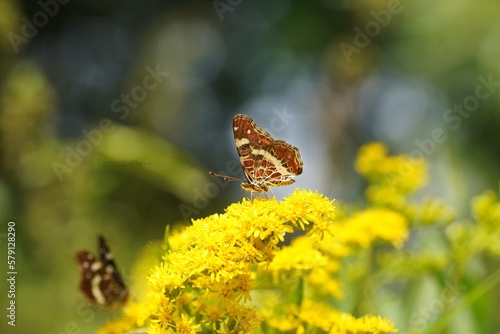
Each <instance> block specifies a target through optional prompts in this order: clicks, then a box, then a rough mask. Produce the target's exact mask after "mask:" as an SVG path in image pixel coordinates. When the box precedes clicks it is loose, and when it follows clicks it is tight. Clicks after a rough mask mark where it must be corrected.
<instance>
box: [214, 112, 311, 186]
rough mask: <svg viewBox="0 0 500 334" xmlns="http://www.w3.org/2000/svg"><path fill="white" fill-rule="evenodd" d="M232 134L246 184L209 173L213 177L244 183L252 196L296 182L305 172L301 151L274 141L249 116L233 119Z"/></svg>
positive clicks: (276, 140) (243, 181)
mask: <svg viewBox="0 0 500 334" xmlns="http://www.w3.org/2000/svg"><path fill="white" fill-rule="evenodd" d="M233 134H234V143H235V145H236V150H237V151H238V156H239V157H240V163H241V167H242V168H243V173H244V174H245V178H246V181H245V180H240V179H238V178H234V177H231V176H226V175H221V174H215V173H213V172H210V174H211V175H215V176H219V177H222V178H224V180H227V181H241V182H242V183H241V187H242V188H243V189H244V190H247V191H250V192H252V193H253V192H257V193H267V192H268V191H269V188H270V187H281V186H286V185H289V184H292V183H294V182H295V180H294V179H293V177H294V176H297V175H300V174H301V173H302V166H303V162H302V159H301V158H300V153H299V149H298V148H296V147H295V146H292V145H290V144H288V143H287V142H285V141H283V140H279V139H274V138H273V137H271V135H270V134H269V133H268V132H266V131H264V130H262V129H261V128H260V127H259V126H257V124H255V122H254V121H253V119H251V118H250V117H248V116H245V115H242V114H238V115H236V116H234V118H233Z"/></svg>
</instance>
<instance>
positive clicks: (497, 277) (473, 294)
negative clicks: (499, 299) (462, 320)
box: [421, 269, 500, 334]
mask: <svg viewBox="0 0 500 334" xmlns="http://www.w3.org/2000/svg"><path fill="white" fill-rule="evenodd" d="M498 283H500V269H498V270H497V271H495V272H494V273H493V274H491V275H490V276H489V277H488V278H486V279H485V280H484V281H483V282H481V283H480V284H478V285H477V286H476V287H474V288H473V289H472V290H471V291H470V292H469V293H468V294H467V295H466V296H465V297H464V298H462V300H460V301H459V302H458V303H456V304H455V305H453V306H451V307H450V308H449V309H448V310H446V311H445V312H444V313H443V315H442V316H441V317H440V318H439V319H438V320H437V321H436V322H435V323H434V324H433V325H432V326H431V327H429V328H428V329H427V330H425V331H424V332H422V333H421V334H434V333H441V332H442V330H443V328H444V327H445V326H446V325H448V324H449V322H450V321H451V319H452V318H453V316H454V315H455V314H456V313H458V312H460V311H463V310H464V309H465V308H466V307H468V306H470V305H471V304H472V303H474V302H475V301H476V300H477V299H479V298H480V297H481V296H482V295H484V294H486V293H487V292H488V291H489V290H491V289H492V288H493V287H494V286H495V285H497V284H498Z"/></svg>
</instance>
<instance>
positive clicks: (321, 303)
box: [100, 189, 407, 334]
mask: <svg viewBox="0 0 500 334" xmlns="http://www.w3.org/2000/svg"><path fill="white" fill-rule="evenodd" d="M334 218H335V207H334V206H333V201H331V200H329V199H328V198H326V197H324V196H322V195H320V194H318V193H314V192H311V191H305V190H298V189H297V190H295V191H294V193H293V194H292V195H290V196H289V197H287V198H285V199H284V200H283V201H276V200H274V199H270V200H267V199H259V198H257V199H254V200H253V201H250V200H247V199H243V200H242V201H241V202H240V203H235V204H232V205H230V206H229V207H228V208H227V209H226V211H225V213H224V214H214V215H212V216H209V217H207V218H203V219H198V220H194V221H193V225H192V226H190V227H188V228H186V229H184V230H183V231H182V232H180V233H177V234H171V235H169V237H168V243H167V245H166V249H167V252H166V254H165V255H164V256H163V261H162V262H161V264H159V265H156V266H155V268H154V269H153V270H152V271H151V272H150V274H149V276H148V285H149V293H148V294H147V295H146V296H143V297H142V298H141V297H140V296H138V297H139V298H138V299H139V300H138V301H132V302H130V303H129V304H128V305H126V306H125V309H124V314H123V317H122V319H119V320H117V321H114V322H110V323H108V324H107V325H105V326H104V327H103V328H101V330H100V333H101V334H105V333H106V334H111V333H128V332H130V333H131V332H133V331H134V332H138V331H139V332H140V331H142V332H147V333H151V334H159V333H196V332H200V331H203V332H217V333H249V332H267V330H266V328H268V329H270V328H275V329H278V330H294V331H296V332H297V333H303V332H305V331H306V330H307V331H310V330H311V329H313V328H316V330H317V331H320V332H330V333H352V334H355V333H390V332H395V331H396V329H395V328H394V326H393V324H392V322H390V321H389V320H387V319H384V318H380V317H372V316H364V317H361V318H355V317H353V316H351V315H349V314H345V313H342V312H340V311H337V310H336V309H335V308H334V307H333V306H332V305H330V304H328V303H326V301H327V300H328V298H323V297H325V296H330V297H337V298H338V297H340V296H341V295H342V292H341V286H340V283H339V282H338V281H337V280H336V279H335V274H336V273H337V272H338V270H339V267H340V262H339V259H340V258H341V257H343V256H347V255H348V254H349V253H350V249H351V248H353V247H360V246H361V247H368V246H369V245H370V244H371V243H373V242H374V241H375V240H385V241H388V242H390V243H393V244H395V245H399V244H400V243H401V242H402V240H404V239H405V238H406V236H407V230H406V220H405V219H404V218H403V217H402V216H401V215H399V214H398V213H395V212H392V211H390V210H388V209H374V210H370V211H366V212H364V213H360V214H359V215H356V216H354V217H352V218H350V219H346V220H345V221H341V222H339V223H338V224H337V223H334ZM301 230H303V231H305V232H302V233H303V234H304V233H305V235H303V236H302V237H296V238H295V239H294V240H293V242H292V243H291V245H290V246H284V244H285V243H286V241H285V236H286V235H287V234H291V233H293V232H295V231H301ZM330 299H331V298H330ZM271 331H273V330H271Z"/></svg>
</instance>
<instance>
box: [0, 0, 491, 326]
mask: <svg viewBox="0 0 500 334" xmlns="http://www.w3.org/2000/svg"><path fill="white" fill-rule="evenodd" d="M0 36H1V39H0V61H1V62H0V64H1V67H0V84H1V91H0V105H1V107H0V159H1V165H0V226H1V230H0V238H1V239H0V249H1V254H6V252H7V247H6V242H7V240H6V237H7V222H8V221H15V222H16V269H17V272H18V274H17V281H16V305H17V319H16V320H17V322H16V327H15V328H12V327H11V326H8V325H7V320H6V317H5V315H4V314H6V313H7V311H6V310H5V309H6V307H7V303H8V300H7V289H6V284H5V282H6V273H7V271H8V270H7V269H6V268H7V262H6V256H5V255H3V256H2V261H3V263H1V264H0V268H2V270H1V271H0V278H1V281H2V284H0V301H1V306H2V310H4V311H3V312H2V317H1V319H3V320H2V321H1V322H0V332H2V333H54V334H55V333H79V332H81V333H87V332H94V331H95V329H96V328H98V327H99V326H101V325H102V324H103V323H104V322H105V320H106V319H107V318H108V317H109V316H110V315H109V314H108V313H106V312H104V311H101V310H99V309H97V308H93V307H91V306H89V305H88V304H87V303H86V302H85V301H84V299H83V297H82V296H81V294H80V293H79V291H78V284H79V273H78V266H77V265H76V263H75V262H74V255H75V252H76V251H77V250H79V249H81V248H85V249H89V250H90V251H93V252H96V251H97V249H96V247H97V245H96V236H97V234H103V235H105V236H106V237H107V239H108V242H109V244H110V247H111V249H112V251H113V252H114V254H115V258H116V259H117V262H118V265H119V266H120V267H121V268H122V269H121V270H122V273H123V275H124V276H125V279H126V280H129V279H131V277H130V275H131V272H130V268H131V266H132V265H133V263H134V260H135V259H136V258H137V256H138V254H139V252H140V249H141V248H142V247H143V246H144V244H145V243H146V242H147V241H148V240H152V239H161V238H162V237H163V233H164V229H165V226H166V225H167V224H187V223H189V219H190V218H198V217H203V216H206V215H209V214H212V213H215V212H220V211H221V210H222V209H223V208H224V207H225V206H227V205H228V204H229V203H231V202H234V201H237V200H239V199H240V198H241V197H242V196H243V195H244V194H243V191H242V190H241V188H240V187H239V186H238V185H237V184H235V183H232V184H223V183H221V181H220V180H215V179H212V178H210V177H209V175H208V174H207V172H208V171H209V170H213V171H216V172H222V173H226V174H230V175H233V176H237V177H242V172H241V170H240V168H239V166H238V160H237V155H236V150H235V148H234V142H233V138H232V130H231V120H232V117H233V116H234V115H235V114H236V113H244V114H247V115H249V116H251V117H252V118H254V119H255V121H256V122H257V124H259V125H260V126H261V127H262V128H264V129H266V130H268V131H269V132H270V133H271V134H272V135H273V136H275V137H276V138H280V139H284V140H286V141H288V142H290V143H291V144H293V145H295V146H297V147H299V149H300V152H301V155H302V158H303V160H304V173H303V174H302V175H301V176H299V177H298V178H297V179H296V180H297V182H296V184H295V185H296V186H297V187H304V188H309V189H317V190H318V191H320V192H321V193H323V194H325V195H327V196H329V197H330V198H336V199H339V200H344V201H349V202H356V201H361V198H362V193H363V182H362V181H361V178H360V177H359V176H358V175H356V174H355V172H354V170H353V168H352V164H353V161H354V156H355V153H356V151H357V149H358V147H359V146H360V145H362V144H363V143H366V142H369V141H373V140H377V141H382V142H384V143H386V144H387V145H388V146H389V147H390V148H391V151H392V152H396V153H397V152H404V153H410V154H413V155H414V156H418V155H421V156H425V157H426V158H428V159H429V161H430V164H431V180H432V183H431V184H430V186H428V187H427V188H426V189H425V190H424V191H423V192H422V194H421V195H422V196H424V195H425V194H433V195H436V196H441V197H445V198H447V199H448V200H449V201H451V202H452V203H454V204H455V205H456V206H457V207H458V208H459V216H460V214H465V213H466V212H467V211H468V207H469V204H468V203H469V199H470V197H471V196H473V195H476V194H478V193H480V192H481V191H483V190H484V189H485V188H494V189H497V187H498V182H499V179H500V178H499V176H500V175H499V166H500V164H499V159H500V154H499V153H500V140H499V136H498V133H499V131H500V113H499V112H498V110H499V108H500V62H499V59H500V58H499V57H500V43H499V41H500V2H498V1H495V0H482V1H476V2H472V1H460V0H459V1H456V0H455V1H451V0H447V1H440V2H433V1H429V0H419V1H409V0H408V1H396V0H389V1H379V0H359V1H326V0H325V1H311V2H305V1H302V2H301V1H262V0H260V1H248V0H247V1H245V0H232V1H230V0H226V1H224V0H221V1H161V0H144V1H140V2H137V1H132V0H109V1H96V0H80V1H76V0H74V1H72V0H64V1H63V0H59V1H57V0H41V1H27V0H25V1H16V0H0ZM488 82H489V83H488ZM461 105H462V106H461ZM439 129H441V130H439ZM438 133H439V135H437V134H438ZM292 189H293V188H292V187H284V188H279V189H276V190H275V191H274V192H275V194H276V195H277V197H282V196H283V195H286V194H287V193H290V192H291V191H292ZM245 195H248V194H245ZM396 326H397V327H400V326H399V324H398V322H396ZM80 330H81V331H80Z"/></svg>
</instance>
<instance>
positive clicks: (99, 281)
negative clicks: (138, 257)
mask: <svg viewBox="0 0 500 334" xmlns="http://www.w3.org/2000/svg"><path fill="white" fill-rule="evenodd" d="M98 246H99V259H97V257H96V256H95V255H94V254H92V253H90V252H88V251H86V250H81V251H79V252H77V254H76V261H77V262H78V263H79V264H80V274H81V280H80V290H81V291H82V293H83V294H84V295H85V297H87V299H88V300H90V301H91V302H92V303H94V304H96V305H99V306H102V307H105V308H107V307H112V306H115V305H117V304H122V303H124V302H125V301H126V300H127V298H128V295H129V292H128V289H127V287H126V286H125V283H124V282H123V279H122V276H121V274H120V272H119V271H118V269H117V267H116V264H115V261H114V260H113V254H111V252H110V250H109V247H108V245H107V244H106V240H105V239H104V237H102V236H99V237H98Z"/></svg>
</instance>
